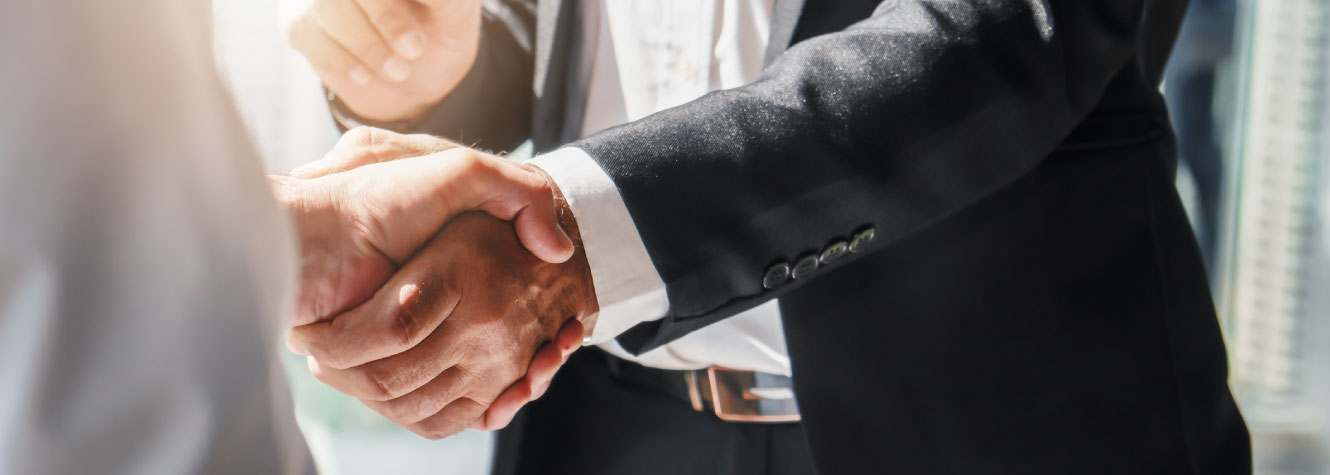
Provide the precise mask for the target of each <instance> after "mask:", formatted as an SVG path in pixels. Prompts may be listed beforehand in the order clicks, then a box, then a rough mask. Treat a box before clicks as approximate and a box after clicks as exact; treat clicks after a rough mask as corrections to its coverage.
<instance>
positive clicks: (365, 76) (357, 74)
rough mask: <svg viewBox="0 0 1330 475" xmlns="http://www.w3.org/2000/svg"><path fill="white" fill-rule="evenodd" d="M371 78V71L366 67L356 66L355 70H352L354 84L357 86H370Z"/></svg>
mask: <svg viewBox="0 0 1330 475" xmlns="http://www.w3.org/2000/svg"><path fill="white" fill-rule="evenodd" d="M369 78H370V74H369V70H368V69H365V67H364V66H356V67H355V68H353V69H351V83H352V84H355V85H357V86H364V85H366V84H369Z"/></svg>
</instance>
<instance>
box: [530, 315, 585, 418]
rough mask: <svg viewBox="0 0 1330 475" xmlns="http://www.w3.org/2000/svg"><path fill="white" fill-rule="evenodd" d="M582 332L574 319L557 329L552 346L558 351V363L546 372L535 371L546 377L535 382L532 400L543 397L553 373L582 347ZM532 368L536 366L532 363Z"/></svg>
mask: <svg viewBox="0 0 1330 475" xmlns="http://www.w3.org/2000/svg"><path fill="white" fill-rule="evenodd" d="M584 331H585V330H584V329H583V326H582V322H579V321H577V320H576V319H572V320H569V321H568V323H565V324H564V326H563V328H561V329H559V335H558V336H556V337H555V339H554V346H555V347H556V348H558V350H559V363H558V364H557V365H555V366H554V367H553V368H552V369H550V370H549V371H548V372H547V371H543V368H540V370H539V371H537V372H538V373H539V374H541V375H542V376H546V375H547V376H546V377H544V378H540V379H539V380H538V381H537V385H536V387H535V388H534V389H533V390H532V396H531V399H532V400H536V399H540V397H541V396H544V395H545V391H546V390H547V389H549V387H550V382H551V381H553V380H554V375H555V373H557V372H558V371H559V369H560V368H562V367H563V364H564V363H567V362H568V357H570V356H572V355H573V352H574V351H577V349H578V348H581V347H582V341H583V333H584ZM532 366H533V367H535V366H536V364H535V363H532ZM527 373H528V374H530V373H531V370H528V372H527Z"/></svg>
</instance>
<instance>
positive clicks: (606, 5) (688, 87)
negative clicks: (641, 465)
mask: <svg viewBox="0 0 1330 475" xmlns="http://www.w3.org/2000/svg"><path fill="white" fill-rule="evenodd" d="M582 5H583V7H582V12H581V13H582V27H583V28H584V29H585V30H586V31H587V32H588V33H590V34H588V35H586V38H587V40H586V43H585V44H583V45H581V47H582V48H583V51H584V52H585V53H587V54H586V55H584V57H588V58H591V60H590V61H589V62H588V63H587V64H586V65H585V66H587V67H589V68H590V70H589V71H584V72H585V73H586V74H584V75H583V77H587V78H589V81H590V84H589V85H588V86H589V87H588V94H587V103H586V113H585V116H584V120H583V126H582V130H581V133H582V135H583V136H587V135H591V134H594V133H596V132H599V131H601V130H604V129H607V128H609V127H613V126H615V125H619V124H623V123H626V122H630V121H634V120H638V119H641V118H643V117H646V116H648V115H650V114H652V113H655V112H659V111H662V110H665V109H668V108H670V107H674V106H677V105H681V104H684V103H687V102H689V101H692V100H693V99H696V98H698V97H701V96H702V95H703V94H706V93H707V92H711V91H715V90H719V89H728V88H733V87H738V86H742V85H746V84H748V83H751V82H752V81H753V80H755V79H757V77H758V75H759V74H760V73H761V71H762V61H763V54H764V53H765V51H766V46H767V38H768V32H769V29H770V26H771V9H772V0H670V1H661V0H601V1H589V2H582ZM531 163H533V164H535V165H537V166H540V167H542V168H543V169H545V171H546V172H548V173H549V174H550V175H551V176H552V177H553V178H554V181H555V182H556V183H557V184H558V185H559V188H560V190H562V192H563V193H564V195H565V197H566V198H567V199H568V205H569V207H570V208H571V209H572V211H573V215H574V216H576V217H577V223H578V228H579V229H580V231H581V234H582V242H583V246H584V248H585V250H586V255H587V261H588V264H589V265H590V267H591V277H592V280H593V282H594V283H595V287H596V298H597V299H598V300H599V302H600V317H599V319H598V321H597V324H596V327H595V330H594V332H593V335H592V337H591V342H592V343H595V344H599V345H600V346H601V348H604V349H605V350H607V351H609V352H610V353H612V354H614V355H616V356H619V357H620V358H624V359H628V360H632V361H636V362H638V363H641V364H644V365H647V366H653V367H658V368H667V369H697V368H704V367H707V366H711V365H718V366H725V367H729V368H736V369H747V370H757V371H764V372H768V373H775V374H784V375H789V374H790V361H789V356H788V354H787V353H786V350H785V335H784V333H783V332H782V330H781V322H780V309H779V307H778V306H777V305H776V301H774V300H773V301H771V302H767V303H766V304H763V305H761V306H758V307H756V308H753V309H751V310H749V311H747V312H744V313H742V314H739V315H736V316H734V317H731V318H728V319H725V320H722V321H720V322H717V323H714V324H711V325H710V326H707V327H705V328H703V329H701V330H698V331H696V332H693V333H690V334H688V335H686V336H684V337H682V338H679V339H678V340H675V341H673V342H671V343H669V344H666V345H664V346H662V347H660V348H657V349H655V350H652V351H649V352H646V353H643V354H642V355H639V356H633V355H631V354H629V353H628V352H626V351H624V350H623V348H622V347H620V346H619V345H618V343H616V342H615V341H614V340H613V338H614V337H615V336H617V335H618V334H620V333H622V332H624V331H625V330H628V329H629V328H632V327H633V326H634V325H636V324H638V323H641V322H644V321H649V320H655V319H659V318H661V317H662V316H663V315H664V314H665V312H666V311H667V310H668V308H669V299H668V297H667V295H666V293H665V284H664V283H663V282H662V281H661V278H660V275H659V274H657V272H656V268H655V266H654V265H653V264H652V263H651V258H650V256H649V255H648V254H647V251H646V248H645V247H644V246H643V244H642V239H641V237H640V236H639V235H638V234H637V229H636V227H635V226H634V225H633V218H632V216H631V215H630V214H629V212H628V209H627V207H626V206H625V205H624V203H623V198H622V197H621V196H620V195H619V191H618V189H617V188H616V187H615V185H614V182H613V181H611V180H610V177H609V176H608V175H607V174H605V172H604V171H603V170H601V168H600V166H599V165H597V164H596V162H595V161H593V160H592V159H591V157H589V156H587V154H586V153H585V152H584V151H582V150H580V149H577V148H572V147H566V148H563V149H560V150H557V151H554V152H552V153H549V154H546V155H542V156H539V157H536V158H535V159H534V160H532V162H531Z"/></svg>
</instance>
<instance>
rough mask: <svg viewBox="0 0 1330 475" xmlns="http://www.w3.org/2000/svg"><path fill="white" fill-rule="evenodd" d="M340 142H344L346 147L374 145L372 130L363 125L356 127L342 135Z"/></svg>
mask: <svg viewBox="0 0 1330 475" xmlns="http://www.w3.org/2000/svg"><path fill="white" fill-rule="evenodd" d="M341 141H342V142H345V143H346V144H347V145H355V146H361V147H363V146H369V145H371V144H373V143H374V128H373V127H369V126H364V125H361V126H357V127H356V128H353V129H351V130H348V131H346V133H345V134H343V135H342V140H341Z"/></svg>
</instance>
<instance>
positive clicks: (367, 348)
mask: <svg viewBox="0 0 1330 475" xmlns="http://www.w3.org/2000/svg"><path fill="white" fill-rule="evenodd" d="M432 245H433V244H431V246H432ZM438 260H439V259H437V258H436V257H429V258H424V259H413V260H411V261H410V262H408V263H407V265H406V267H403V268H402V269H401V270H400V271H398V272H397V274H394V275H393V277H392V278H391V279H389V280H388V283H387V284H385V285H384V287H383V288H381V289H379V290H378V292H375V294H374V297H373V298H371V299H370V300H369V301H368V302H365V303H363V304H361V305H360V306H358V307H356V308H353V309H351V310H350V311H348V312H345V313H343V314H340V315H338V316H336V317H334V318H333V319H332V320H331V321H322V322H315V323H311V324H309V325H303V326H299V327H295V328H292V329H291V336H292V337H293V338H295V339H297V340H299V341H300V343H303V344H304V345H305V347H306V348H308V349H309V353H310V355H312V356H314V357H315V358H318V360H319V363H320V364H322V365H326V366H328V367H331V368H337V369H345V368H350V367H354V366H360V365H362V364H365V363H368V362H370V361H375V360H378V359H382V358H386V357H388V356H392V355H395V354H398V353H401V352H403V351H406V350H409V349H411V348H412V347H414V346H416V344H418V343H420V342H421V340H424V339H425V337H426V336H428V335H429V334H430V333H432V332H433V331H434V329H435V328H437V327H438V326H439V324H440V323H442V322H443V321H444V320H445V319H446V318H447V317H448V315H449V314H451V313H452V311H453V309H454V308H456V306H457V302H458V300H459V299H460V296H459V294H458V293H457V292H455V291H454V290H453V289H452V287H451V285H452V284H451V282H450V281H448V280H446V279H444V278H443V277H442V276H440V275H438V274H437V273H436V272H435V270H436V269H437V268H438V265H439V263H438V262H436V261H438Z"/></svg>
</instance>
